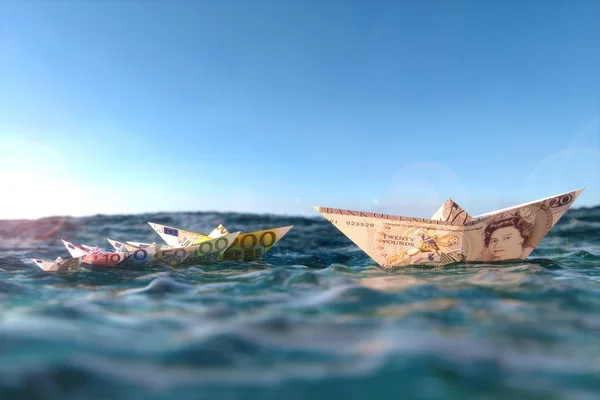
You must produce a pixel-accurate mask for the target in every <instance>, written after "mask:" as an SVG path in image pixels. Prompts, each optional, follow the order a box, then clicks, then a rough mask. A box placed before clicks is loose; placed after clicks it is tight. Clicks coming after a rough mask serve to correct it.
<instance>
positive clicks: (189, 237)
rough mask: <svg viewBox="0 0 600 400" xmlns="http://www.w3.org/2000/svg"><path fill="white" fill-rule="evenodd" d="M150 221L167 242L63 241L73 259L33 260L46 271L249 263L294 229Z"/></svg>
mask: <svg viewBox="0 0 600 400" xmlns="http://www.w3.org/2000/svg"><path fill="white" fill-rule="evenodd" d="M149 224H150V226H151V227H152V228H153V229H154V230H155V231H156V232H157V233H158V234H159V236H161V237H162V238H163V239H164V240H165V244H160V243H143V242H133V241H127V242H120V241H117V240H113V239H108V241H109V243H110V244H111V246H112V247H113V249H114V250H110V251H107V250H104V249H101V248H99V247H97V246H90V245H85V244H76V243H72V242H68V241H66V240H62V242H63V244H64V246H65V248H66V249H67V251H68V252H69V254H70V255H71V258H70V259H67V260H63V259H62V258H60V257H59V258H57V259H56V260H54V261H52V260H44V259H38V258H32V261H33V262H34V263H35V264H36V265H37V266H38V267H40V268H41V269H43V270H44V271H64V270H68V269H72V268H75V267H77V266H79V265H80V264H86V265H95V266H103V267H116V266H127V265H146V264H165V265H172V266H175V265H189V264H198V263H218V262H222V261H229V260H234V261H240V262H248V261H255V260H258V259H260V258H261V257H263V256H264V255H265V254H266V253H267V252H268V251H269V250H270V249H271V248H273V246H274V245H275V244H276V243H277V242H278V241H279V240H280V239H281V238H282V237H283V236H284V235H285V234H286V233H287V232H289V230H290V229H291V228H292V226H291V225H290V226H285V227H279V228H272V229H265V230H262V231H256V232H249V233H244V234H241V232H233V233H231V232H229V231H228V230H227V229H226V228H225V227H224V226H223V225H219V226H218V227H217V228H215V229H214V230H213V231H212V232H210V233H209V234H203V233H200V232H193V231H188V230H184V229H181V228H175V227H170V226H165V225H161V224H156V223H152V222H151V223H149Z"/></svg>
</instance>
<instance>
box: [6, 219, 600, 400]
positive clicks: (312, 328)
mask: <svg viewBox="0 0 600 400" xmlns="http://www.w3.org/2000/svg"><path fill="white" fill-rule="evenodd" d="M146 221H153V222H157V223H162V224H165V225H171V226H181V227H186V228H189V229H191V230H197V231H205V232H208V231H210V230H212V228H214V227H215V226H216V225H218V224H219V223H224V224H225V225H226V226H227V228H228V229H229V230H230V231H234V230H242V231H251V230H259V229H263V228H268V227H273V226H283V225H289V224H293V225H294V228H293V229H292V230H291V231H290V232H289V233H288V234H287V235H286V236H285V237H284V238H283V239H282V240H281V241H280V242H279V243H278V244H277V245H276V246H275V247H274V248H273V249H272V250H271V252H270V253H268V254H267V256H266V257H265V258H264V260H262V262H252V263H236V262H228V263H224V264H217V265H196V266H191V267H184V268H168V267H163V266H156V267H145V268H139V267H138V268H131V267H123V268H117V269H107V268H104V269H103V268H95V269H81V270H77V271H70V272H62V273H45V272H42V271H41V270H39V269H38V268H37V267H35V266H34V265H33V263H31V262H30V261H29V260H28V258H29V257H43V258H49V259H54V258H56V257H57V256H62V257H66V256H68V253H67V252H66V250H65V249H64V247H63V245H62V243H61V241H60V239H61V238H63V239H66V240H70V241H73V242H79V243H86V244H97V245H100V246H104V247H107V245H108V242H106V241H105V238H107V237H109V238H111V239H116V240H137V241H150V242H151V241H158V240H159V237H158V236H157V235H156V234H155V233H154V231H153V230H152V229H151V228H150V227H149V226H148V225H147V224H146ZM0 310H1V311H0V398H1V399H2V400H5V399H11V398H19V399H29V398H30V399H138V398H139V399H197V398H207V399H214V398H224V399H282V398H285V399H286V400H287V399H305V398H309V397H314V398H335V397H334V396H343V397H344V398H346V399H364V398H386V399H390V398H424V399H448V398H456V399H465V398H485V399H506V398H511V399H518V398H528V399H596V398H598V394H599V393H600V378H599V376H600V208H595V209H579V210H571V211H569V212H568V213H567V214H566V215H565V217H563V219H562V220H561V221H560V222H559V224H558V225H557V226H556V227H555V228H554V229H553V230H552V231H551V233H550V234H549V236H548V237H547V238H545V239H544V240H543V241H542V243H541V244H540V246H539V247H538V248H537V249H536V250H535V251H534V252H533V254H532V256H531V257H530V258H529V259H528V260H525V261H522V262H511V263H505V264H489V263H488V264H470V265H454V266H447V267H444V268H427V267H409V268H405V269H403V270H401V271H399V272H396V273H385V272H382V271H381V270H380V269H378V268H377V267H376V266H375V263H374V262H373V261H372V260H371V259H370V258H368V257H367V256H366V255H365V254H364V253H363V252H362V251H361V250H360V249H358V248H357V247H356V246H354V245H353V244H352V243H351V242H350V241H349V240H348V239H346V237H345V236H343V235H342V234H341V233H340V232H339V231H337V230H336V229H335V228H334V227H333V226H331V225H330V224H329V223H328V222H327V221H325V220H324V219H322V218H320V217H318V218H314V219H313V218H285V217H274V216H260V215H250V214H214V213H209V214H204V213H185V214H184V213H177V214H147V215H135V216H133V215H132V216H128V215H123V216H96V217H88V218H49V219H41V220H37V221H0Z"/></svg>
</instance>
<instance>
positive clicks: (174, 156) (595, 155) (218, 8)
mask: <svg viewBox="0 0 600 400" xmlns="http://www.w3.org/2000/svg"><path fill="white" fill-rule="evenodd" d="M599 20H600V2H597V1H583V0H577V1H552V2H542V1H537V0H534V1H518V2H517V1H498V2H494V1H485V2H481V1H458V0H454V1H418V2H417V1H415V2H411V1H395V2H394V1H380V2H377V1H369V2H367V1H340V0H335V1H329V2H327V1H314V0H309V1H300V0H294V1H285V2H283V1H250V0H244V1H231V0H225V1H213V0H209V1H175V2H168V1H158V0H157V1H152V2H142V1H125V2H116V1H114V2H92V1H80V2H72V1H60V2H58V1H57V2H52V1H48V2H41V1H10V0H9V1H4V2H2V3H0V46H1V47H0V88H1V89H0V185H1V186H0V187H2V196H1V197H0V203H2V204H1V205H2V207H0V218H36V217H40V216H47V215H90V214H96V213H108V214H114V213H141V212H149V211H203V210H220V211H250V212H259V213H263V212H272V213H278V214H302V215H317V214H316V212H315V211H314V210H313V209H312V208H311V206H312V205H322V206H330V207H340V208H353V209H362V210H372V211H385V212H393V213H399V214H404V215H415V216H428V215H430V214H432V213H433V212H434V211H435V210H436V209H437V206H438V205H439V203H441V202H443V201H444V200H445V199H446V198H448V197H452V198H454V199H455V200H456V201H457V202H458V203H459V204H461V205H463V207H465V208H467V209H468V211H470V212H471V213H472V214H479V213H483V212H486V211H491V210H493V209H496V208H501V207H505V206H508V205H512V204H516V203H520V202H525V201H530V200H535V199H538V198H542V197H546V196H550V195H553V194H556V193H561V192H565V191H569V190H572V189H577V188H580V187H585V188H586V191H584V193H583V194H582V196H581V197H580V198H579V199H578V200H577V203H576V205H579V206H585V205H595V204H598V203H600V24H598V21H599Z"/></svg>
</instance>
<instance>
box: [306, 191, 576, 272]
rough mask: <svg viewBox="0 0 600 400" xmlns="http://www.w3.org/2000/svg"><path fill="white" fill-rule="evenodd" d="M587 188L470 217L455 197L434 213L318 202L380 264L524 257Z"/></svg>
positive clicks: (437, 263)
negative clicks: (351, 207) (370, 209)
mask: <svg viewBox="0 0 600 400" xmlns="http://www.w3.org/2000/svg"><path fill="white" fill-rule="evenodd" d="M582 191H583V189H580V190H576V191H573V192H569V193H564V194H560V195H557V196H552V197H548V198H546V199H543V200H538V201H534V202H531V203H527V204H521V205H518V206H514V207H510V208H506V209H503V210H498V211H494V212H490V213H487V214H483V215H479V216H476V217H472V216H470V215H469V214H468V213H467V212H466V211H465V210H463V209H462V208H461V207H460V206H459V205H458V204H456V203H455V202H454V201H453V200H452V199H448V200H446V202H445V203H444V204H443V205H442V206H441V207H440V209H439V210H438V211H437V212H436V213H435V214H434V215H433V217H431V219H425V218H411V217H401V216H396V215H388V214H378V213H372V212H362V211H351V210H342V209H339V208H328V207H315V209H316V210H317V211H318V212H320V213H321V214H322V215H323V216H324V217H325V218H327V219H328V220H329V222H331V223H332V224H333V225H334V226H335V227H336V228H338V229H339V230H340V231H342V233H344V234H345V235H346V236H348V238H350V240H352V241H353V242H354V243H356V245H357V246H358V247H360V248H361V249H362V250H363V251H364V252H365V253H367V254H368V255H369V256H371V258H373V260H375V261H376V262H377V263H378V264H379V265H380V266H381V267H383V268H385V269H395V268H400V267H404V266H407V265H415V264H420V265H430V266H443V265H447V264H453V263H457V262H469V261H501V260H511V259H524V258H526V257H527V256H528V255H529V254H530V253H531V252H532V251H533V249H534V248H535V247H536V246H537V245H538V243H539V242H540V241H541V240H542V238H543V237H544V236H546V234H547V233H548V232H549V231H550V229H552V227H553V226H554V224H556V222H557V221H558V220H559V218H560V217H562V215H563V214H564V213H565V212H566V211H567V209H568V208H569V207H570V206H571V205H572V204H573V202H574V201H575V199H577V197H578V196H579V195H580V194H581V192H582Z"/></svg>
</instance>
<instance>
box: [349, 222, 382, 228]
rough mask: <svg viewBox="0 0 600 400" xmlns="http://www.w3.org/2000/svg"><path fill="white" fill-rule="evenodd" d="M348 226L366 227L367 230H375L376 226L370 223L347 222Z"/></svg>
mask: <svg viewBox="0 0 600 400" xmlns="http://www.w3.org/2000/svg"><path fill="white" fill-rule="evenodd" d="M346 225H350V226H364V227H366V228H374V227H375V224H372V223H370V222H359V221H346Z"/></svg>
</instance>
